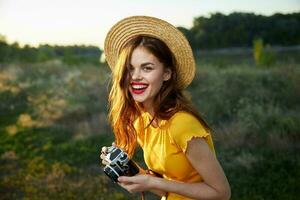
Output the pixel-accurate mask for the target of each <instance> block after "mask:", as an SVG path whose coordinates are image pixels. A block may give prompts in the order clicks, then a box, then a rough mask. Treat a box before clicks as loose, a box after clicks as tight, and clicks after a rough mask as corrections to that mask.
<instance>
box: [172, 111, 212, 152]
mask: <svg viewBox="0 0 300 200" xmlns="http://www.w3.org/2000/svg"><path fill="white" fill-rule="evenodd" d="M169 136H170V140H171V142H172V143H174V144H175V145H177V146H178V147H179V148H180V149H181V150H182V151H183V152H186V149H187V145H188V142H189V141H190V140H191V139H192V138H194V137H201V138H204V139H205V140H206V141H207V143H208V145H209V146H210V147H211V148H212V149H213V146H212V142H211V141H212V140H211V135H210V133H209V132H208V131H207V130H206V129H205V128H204V127H203V125H202V124H201V123H200V122H199V120H198V119H197V118H196V117H195V116H193V115H192V114H189V113H186V112H179V113H176V114H175V115H174V116H173V117H172V118H171V121H170V129H169Z"/></svg>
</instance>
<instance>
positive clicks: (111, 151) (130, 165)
mask: <svg viewBox="0 0 300 200" xmlns="http://www.w3.org/2000/svg"><path fill="white" fill-rule="evenodd" d="M106 161H108V163H109V164H107V165H106V166H105V167H104V168H103V171H104V173H105V174H106V175H107V176H108V177H109V178H110V179H112V180H113V181H114V182H118V178H119V176H134V175H135V174H137V173H139V168H138V166H137V165H136V164H135V163H134V162H133V161H132V160H130V159H129V156H128V154H127V153H126V152H124V151H123V150H122V149H120V148H118V147H115V146H111V147H108V149H107V154H106Z"/></svg>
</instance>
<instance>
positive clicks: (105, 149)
mask: <svg viewBox="0 0 300 200" xmlns="http://www.w3.org/2000/svg"><path fill="white" fill-rule="evenodd" d="M111 145H112V146H116V145H115V143H114V142H113V143H112V144H111ZM107 149H108V147H106V146H104V147H102V148H101V154H100V159H101V160H102V162H101V163H102V164H103V165H108V164H109V161H108V160H107V158H106V154H107Z"/></svg>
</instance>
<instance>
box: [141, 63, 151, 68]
mask: <svg viewBox="0 0 300 200" xmlns="http://www.w3.org/2000/svg"><path fill="white" fill-rule="evenodd" d="M147 65H154V63H152V62H145V63H142V64H141V67H144V66H147Z"/></svg>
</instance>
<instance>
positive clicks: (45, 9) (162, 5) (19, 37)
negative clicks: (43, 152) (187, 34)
mask: <svg viewBox="0 0 300 200" xmlns="http://www.w3.org/2000/svg"><path fill="white" fill-rule="evenodd" d="M299 11H300V0H265V1H264V0H0V34H1V35H4V36H5V37H6V39H7V41H8V42H9V43H12V42H18V43H19V44H20V45H21V46H23V45H25V44H29V45H31V46H38V45H40V44H50V45H55V44H56V45H75V44H77V45H93V46H98V47H100V48H103V45H104V39H105V35H106V34H107V32H108V31H109V29H110V28H111V27H112V26H113V25H114V24H115V23H116V22H118V21H119V20H121V19H123V18H125V17H128V16H132V15H148V16H153V17H158V18H161V19H163V20H166V21H168V22H170V23H171V24H173V25H175V26H183V27H186V28H190V27H191V26H192V25H193V19H194V18H195V17H199V16H206V17H208V16H209V15H210V14H211V13H215V12H221V13H224V14H230V13H232V12H253V13H256V14H262V15H272V14H274V13H278V12H280V13H292V12H299Z"/></svg>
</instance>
